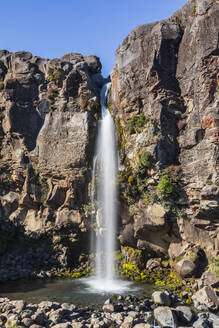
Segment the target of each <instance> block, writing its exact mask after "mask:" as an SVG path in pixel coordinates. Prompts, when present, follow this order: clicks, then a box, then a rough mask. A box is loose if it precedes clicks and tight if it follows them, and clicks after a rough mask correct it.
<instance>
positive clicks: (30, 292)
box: [0, 279, 156, 306]
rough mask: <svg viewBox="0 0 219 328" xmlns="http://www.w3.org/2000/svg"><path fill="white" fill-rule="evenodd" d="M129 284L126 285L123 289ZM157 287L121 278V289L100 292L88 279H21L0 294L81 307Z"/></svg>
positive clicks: (147, 294)
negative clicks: (113, 295) (115, 295)
mask: <svg viewBox="0 0 219 328" xmlns="http://www.w3.org/2000/svg"><path fill="white" fill-rule="evenodd" d="M124 286H126V288H124ZM155 289H156V287H155V286H153V285H149V284H146V283H142V282H141V283H139V282H138V283H137V282H133V283H132V282H127V281H126V282H124V281H121V290H117V291H115V292H113V293H110V292H100V291H98V290H96V289H95V288H93V287H91V285H90V284H89V279H75V280H70V279H51V280H43V279H38V280H19V281H10V282H7V283H2V284H0V296H1V297H8V298H9V299H11V300H18V299H23V300H25V301H27V302H28V303H40V302H41V301H47V300H48V301H53V302H54V301H56V302H59V303H73V304H75V305H80V306H89V305H102V304H103V303H104V302H105V300H106V299H107V298H109V297H110V296H111V295H112V294H118V295H135V296H137V297H145V298H146V297H150V296H151V294H152V292H153V291H154V290H155Z"/></svg>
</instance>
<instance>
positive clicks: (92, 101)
mask: <svg viewBox="0 0 219 328" xmlns="http://www.w3.org/2000/svg"><path fill="white" fill-rule="evenodd" d="M100 71H101V64H100V61H99V58H97V57H95V56H82V55H80V54H68V55H65V56H63V57H62V58H61V59H53V60H48V59H44V58H40V57H36V56H32V54H31V53H28V52H16V53H9V52H8V51H6V50H3V51H0V142H1V158H0V200H1V211H0V230H1V240H0V244H1V246H0V253H2V254H3V253H7V252H11V251H13V249H14V248H16V251H18V250H19V243H20V244H23V240H24V239H25V240H26V241H27V242H28V245H29V247H30V248H31V247H32V246H33V243H37V242H38V241H39V247H41V245H42V242H41V239H42V238H44V237H45V239H46V240H47V246H46V248H45V249H46V253H47V254H48V252H49V250H48V247H49V245H50V248H51V249H53V251H54V250H55V249H57V250H58V249H59V248H61V253H62V257H63V259H62V260H60V261H61V262H62V265H63V264H64V263H65V262H66V260H64V258H65V257H66V256H67V255H68V254H67V253H69V252H70V253H69V255H71V256H72V254H74V260H75V259H76V258H77V254H78V253H80V252H78V251H79V248H80V244H81V243H82V245H85V247H86V243H85V238H86V232H87V227H88V223H87V221H88V219H87V217H86V215H85V211H84V206H85V205H86V204H87V203H88V201H89V195H88V193H89V192H88V185H89V181H90V175H91V172H90V166H91V165H90V164H91V159H92V153H93V148H94V144H95V135H96V126H97V119H98V115H99V111H100V105H99V102H100V100H99V94H100V92H99V91H100V87H101V86H102V84H103V82H104V80H103V78H102V77H101V75H100ZM48 244H49V245H48ZM35 246H36V247H38V246H37V245H35ZM26 247H28V246H27V245H26ZM66 247H67V248H66ZM59 251H60V249H59ZM18 256H19V254H18ZM60 256H61V255H60ZM71 256H69V259H70V258H71ZM67 257H68V256H67ZM0 261H1V258H0ZM4 261H5V259H4ZM33 261H34V260H33ZM60 261H58V262H60ZM6 262H7V261H6ZM27 262H28V261H27ZM29 262H30V259H29ZM42 262H44V261H42ZM67 262H68V260H67ZM67 262H66V263H65V264H66V265H67V264H68V263H67ZM4 269H5V270H6V268H4ZM23 269H25V268H23ZM26 269H27V270H28V268H26ZM0 271H1V270H0ZM6 271H7V270H6ZM0 278H1V272H0Z"/></svg>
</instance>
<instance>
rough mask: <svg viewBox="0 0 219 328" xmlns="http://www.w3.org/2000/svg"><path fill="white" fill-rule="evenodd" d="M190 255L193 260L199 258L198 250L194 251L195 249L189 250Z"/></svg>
mask: <svg viewBox="0 0 219 328" xmlns="http://www.w3.org/2000/svg"><path fill="white" fill-rule="evenodd" d="M187 255H188V257H189V258H190V259H191V260H192V261H196V260H197V259H198V253H197V252H193V251H191V250H190V251H188V254H187Z"/></svg>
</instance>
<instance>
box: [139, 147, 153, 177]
mask: <svg viewBox="0 0 219 328" xmlns="http://www.w3.org/2000/svg"><path fill="white" fill-rule="evenodd" d="M150 165H151V154H150V153H148V152H147V151H146V150H143V151H142V152H141V154H140V155H139V160H138V170H139V171H140V173H144V172H145V169H148V168H149V167H150Z"/></svg>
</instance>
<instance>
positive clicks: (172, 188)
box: [157, 174, 177, 197]
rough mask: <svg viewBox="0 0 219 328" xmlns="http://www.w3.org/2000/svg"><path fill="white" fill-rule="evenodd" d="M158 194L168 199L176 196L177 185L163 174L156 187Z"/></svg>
mask: <svg viewBox="0 0 219 328" xmlns="http://www.w3.org/2000/svg"><path fill="white" fill-rule="evenodd" d="M157 191H158V194H160V195H161V196H163V197H170V196H174V195H176V191H177V185H176V183H175V182H173V181H172V180H171V179H170V177H169V176H168V175H167V174H165V175H163V176H162V177H161V179H160V182H159V183H158V185H157Z"/></svg>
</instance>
